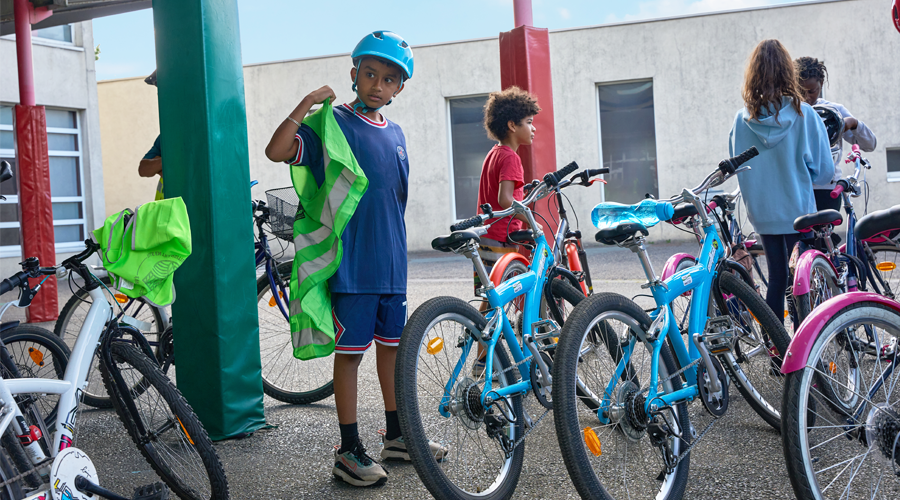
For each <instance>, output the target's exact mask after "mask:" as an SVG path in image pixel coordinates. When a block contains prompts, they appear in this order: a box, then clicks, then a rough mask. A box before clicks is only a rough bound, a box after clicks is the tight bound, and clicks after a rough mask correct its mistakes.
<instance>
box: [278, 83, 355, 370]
mask: <svg viewBox="0 0 900 500" xmlns="http://www.w3.org/2000/svg"><path fill="white" fill-rule="evenodd" d="M303 123H304V124H306V125H307V126H309V127H310V128H312V129H313V131H314V132H315V133H316V135H318V136H319V138H320V139H321V140H322V149H323V152H324V156H325V181H324V183H323V184H322V185H321V186H318V185H317V183H316V180H315V178H314V177H313V173H312V171H311V170H310V168H309V167H308V166H305V165H294V166H292V167H291V181H292V182H293V184H294V190H296V191H297V196H298V197H299V198H300V206H299V207H298V210H297V215H296V217H295V218H294V248H295V250H296V254H295V256H294V265H293V268H292V270H291V287H290V316H291V317H290V323H291V340H292V342H293V346H294V356H295V357H297V358H299V359H304V360H306V359H313V358H320V357H324V356H328V355H330V354H331V353H332V352H333V351H334V323H333V320H332V317H331V298H330V294H329V291H328V278H330V277H331V276H332V275H334V273H335V272H336V271H337V269H338V267H339V266H340V265H341V257H342V256H343V246H342V245H341V235H342V234H343V232H344V228H346V227H347V222H349V220H350V217H352V216H353V213H354V212H355V211H356V207H357V205H358V204H359V200H360V199H361V198H362V197H363V195H364V194H365V193H366V189H367V188H368V187H369V180H368V179H367V178H366V175H365V173H364V172H363V170H362V168H360V166H359V163H357V161H356V157H355V156H354V155H353V151H351V149H350V144H348V143H347V139H346V137H344V133H343V132H342V131H341V128H340V126H339V125H338V123H337V121H336V120H335V118H334V111H333V110H332V107H331V103H330V102H329V100H326V101H325V103H324V104H323V105H322V107H321V108H320V109H319V110H318V111H316V112H315V113H313V114H311V115H310V116H308V117H306V118H305V119H304V120H303Z"/></svg>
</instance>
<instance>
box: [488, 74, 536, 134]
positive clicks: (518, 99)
mask: <svg viewBox="0 0 900 500" xmlns="http://www.w3.org/2000/svg"><path fill="white" fill-rule="evenodd" d="M540 112H541V108H540V106H538V104H537V99H536V98H535V97H534V96H533V95H531V94H529V93H528V92H526V91H524V90H522V89H520V88H519V87H516V86H512V87H509V88H507V89H506V90H503V91H500V92H491V95H490V96H489V97H488V100H487V102H486V103H485V105H484V129H485V130H486V131H487V133H488V137H490V138H491V139H495V140H497V141H502V140H504V139H506V136H508V135H509V127H508V126H507V123H509V122H513V123H519V122H521V121H522V120H524V119H525V118H528V117H529V116H534V115H536V114H538V113H540Z"/></svg>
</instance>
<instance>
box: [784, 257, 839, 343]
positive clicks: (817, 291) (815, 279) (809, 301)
mask: <svg viewBox="0 0 900 500" xmlns="http://www.w3.org/2000/svg"><path fill="white" fill-rule="evenodd" d="M837 283H838V277H837V275H836V274H835V273H834V269H833V268H832V266H831V263H830V262H828V261H827V260H826V259H825V258H823V257H816V258H815V259H813V263H812V266H811V267H810V269H809V292H807V293H804V294H803V295H794V306H795V307H796V308H797V320H798V327H799V325H800V324H803V320H804V319H806V317H807V316H809V313H811V312H812V311H813V309H815V308H816V307H818V306H819V305H820V304H821V303H823V302H825V301H826V300H828V299H830V298H831V297H834V296H835V295H839V294H840V293H841V287H839V286H838V284H837Z"/></svg>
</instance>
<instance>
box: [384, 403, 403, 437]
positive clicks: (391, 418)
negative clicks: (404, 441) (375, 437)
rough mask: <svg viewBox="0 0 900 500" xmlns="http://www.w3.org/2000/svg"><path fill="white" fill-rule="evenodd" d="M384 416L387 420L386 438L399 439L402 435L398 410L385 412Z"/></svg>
mask: <svg viewBox="0 0 900 500" xmlns="http://www.w3.org/2000/svg"><path fill="white" fill-rule="evenodd" d="M384 418H385V420H387V429H385V433H384V439H397V438H398V437H400V435H401V432H400V417H398V416H397V410H394V411H386V412H384Z"/></svg>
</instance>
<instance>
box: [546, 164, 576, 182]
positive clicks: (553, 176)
mask: <svg viewBox="0 0 900 500" xmlns="http://www.w3.org/2000/svg"><path fill="white" fill-rule="evenodd" d="M576 170H578V164H577V163H575V162H574V161H573V162H572V163H569V164H568V165H566V166H565V167H563V168H561V169H559V170H557V171H556V172H550V173H549V174H547V175H545V176H544V182H545V183H547V185H548V186H550V187H553V186H556V185H557V184H559V181H560V179H562V178H563V177H565V176H567V175H569V174H571V173H572V172H574V171H576Z"/></svg>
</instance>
